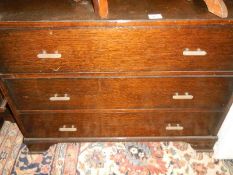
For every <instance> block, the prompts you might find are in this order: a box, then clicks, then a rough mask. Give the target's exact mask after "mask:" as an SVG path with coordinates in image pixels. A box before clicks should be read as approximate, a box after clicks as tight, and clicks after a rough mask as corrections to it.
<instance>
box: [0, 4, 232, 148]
mask: <svg viewBox="0 0 233 175" xmlns="http://www.w3.org/2000/svg"><path fill="white" fill-rule="evenodd" d="M103 2H104V4H102V3H103ZM107 2H108V5H109V7H108V8H107ZM225 2H226V5H227V7H228V10H229V15H228V17H227V18H226V19H221V18H219V17H217V16H215V15H213V14H211V13H209V12H208V10H207V8H206V5H205V3H204V1H202V0H193V1H186V0H180V1H178V0H177V1H168V0H147V1H135V0H108V1H107V0H94V5H95V11H96V12H98V13H99V14H100V16H102V17H106V16H107V12H108V11H107V9H108V10H109V13H108V20H100V18H99V17H98V16H97V15H95V13H94V10H93V7H92V5H93V4H92V3H91V1H78V2H74V1H73V0H70V1H67V0H54V1H47V0H41V1H37V0H15V1H8V0H1V1H0V79H1V80H0V87H1V89H2V92H3V96H4V97H5V98H6V99H7V101H8V104H9V109H10V113H9V114H11V113H12V114H13V118H14V120H16V122H17V124H18V126H19V128H20V130H21V131H22V133H23V135H24V136H25V137H26V138H25V139H24V142H25V143H26V144H27V145H28V146H29V148H30V149H31V150H34V151H35V150H36V151H40V150H44V149H47V148H48V147H49V146H50V145H51V144H55V143H59V142H76V141H132V140H133V141H185V142H188V143H190V144H191V146H192V147H193V148H195V149H196V150H202V151H203V150H205V151H206V150H207V149H208V150H209V149H212V148H213V145H214V143H215V141H216V140H217V136H216V134H217V131H218V130H219V127H220V126H221V123H222V122H223V120H224V118H225V116H226V114H227V111H228V109H229V106H230V105H231V103H232V97H231V96H232V92H233V57H232V55H233V50H232V48H233V30H232V29H233V1H232V0H225ZM148 14H161V15H162V17H163V18H162V19H155V20H151V19H148ZM186 49H189V51H195V53H198V54H200V53H201V54H203V55H202V56H200V55H199V56H187V53H188V54H190V52H187V50H186ZM43 50H44V52H43ZM184 51H186V52H184ZM200 51H202V52H200ZM42 52H43V53H46V54H49V55H46V54H42V55H41V53H42ZM54 53H55V56H56V57H58V59H51V58H38V57H44V56H46V57H48V56H51V54H54ZM191 53H192V52H191ZM38 54H39V56H38ZM59 54H61V58H59V57H60V55H59ZM185 54H186V56H185ZM52 56H54V55H52ZM176 92H177V93H179V94H178V95H184V94H185V93H186V92H188V95H192V97H193V99H192V100H173V99H172V98H173V95H175V93H176ZM55 94H58V97H60V96H63V95H65V94H67V96H68V97H70V100H68V101H50V97H53V96H54V95H55ZM189 97H190V96H189ZM168 124H170V125H171V126H175V128H176V129H177V128H178V129H181V130H179V131H177V130H176V131H171V130H169V131H168V130H166V129H165V128H166V126H170V125H168ZM177 124H178V126H177ZM64 125H66V129H67V127H72V125H74V126H73V127H77V129H78V130H77V132H67V133H66V132H59V131H58V129H59V128H61V127H63V129H64ZM42 126H43V127H42ZM182 127H183V130H182ZM170 128H171V127H170ZM63 129H61V130H63ZM71 129H72V128H71ZM172 129H174V127H172Z"/></svg>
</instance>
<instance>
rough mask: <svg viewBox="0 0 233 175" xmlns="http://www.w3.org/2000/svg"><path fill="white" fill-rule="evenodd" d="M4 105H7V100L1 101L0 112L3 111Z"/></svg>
mask: <svg viewBox="0 0 233 175" xmlns="http://www.w3.org/2000/svg"><path fill="white" fill-rule="evenodd" d="M6 105H7V100H6V99H4V100H2V104H1V105H0V112H3V111H5V109H6Z"/></svg>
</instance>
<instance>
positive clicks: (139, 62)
mask: <svg viewBox="0 0 233 175" xmlns="http://www.w3.org/2000/svg"><path fill="white" fill-rule="evenodd" d="M174 36H176V37H174ZM0 40H1V43H0V54H1V57H0V63H1V65H2V66H1V67H0V71H1V72H13V73H23V72H24V73H46V72H54V73H58V72H124V71H134V72H136V71H201V70H205V71H223V70H228V71H231V70H232V69H233V56H232V55H233V50H232V47H233V43H232V40H233V29H232V28H225V27H215V28H211V30H210V28H209V27H208V26H207V27H206V28H182V27H181V28H180V27H177V26H173V27H172V28H163V27H162V28H149V29H148V28H99V29H86V28H84V29H83V28H80V29H66V30H27V31H24V30H19V31H5V30H4V31H0ZM12 41H14V42H12ZM185 48H189V49H190V50H197V49H198V48H200V49H202V50H204V51H206V52H207V55H206V56H183V51H184V50H185ZM42 50H46V51H47V53H54V52H55V51H58V52H59V53H60V54H61V55H62V58H60V59H39V58H37V54H39V53H41V52H42ZM126 50H127V51H126ZM25 58H26V59H25ZM219 60H221V61H219Z"/></svg>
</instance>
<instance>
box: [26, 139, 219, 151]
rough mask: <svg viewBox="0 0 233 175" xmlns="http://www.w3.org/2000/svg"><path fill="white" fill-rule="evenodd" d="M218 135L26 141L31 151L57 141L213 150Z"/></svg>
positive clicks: (44, 148) (45, 147) (44, 149)
mask: <svg viewBox="0 0 233 175" xmlns="http://www.w3.org/2000/svg"><path fill="white" fill-rule="evenodd" d="M216 140H217V137H216V136H201V137H200V136H198V137H196V136H190V137H186V136H175V137H174V136H173V137H121V138H119V137H104V138H103V137H102V138H100V137H98V138H90V137H89V138H24V143H25V144H26V145H28V148H29V150H30V152H31V153H41V152H43V151H46V150H48V149H49V147H50V146H52V145H54V144H56V143H62V142H64V143H69V142H106V141H108V142H125V141H131V142H135V141H144V142H152V141H154V142H161V141H163V142H168V141H173V142H187V143H190V144H191V146H192V147H193V148H194V149H195V150H197V151H202V152H203V151H205V152H206V151H213V145H214V143H215V142H216Z"/></svg>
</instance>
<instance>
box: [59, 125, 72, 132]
mask: <svg viewBox="0 0 233 175" xmlns="http://www.w3.org/2000/svg"><path fill="white" fill-rule="evenodd" d="M58 130H59V131H60V132H76V131H77V128H76V127H74V125H72V126H71V127H70V128H68V127H66V125H63V126H62V127H61V128H59V129H58Z"/></svg>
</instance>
